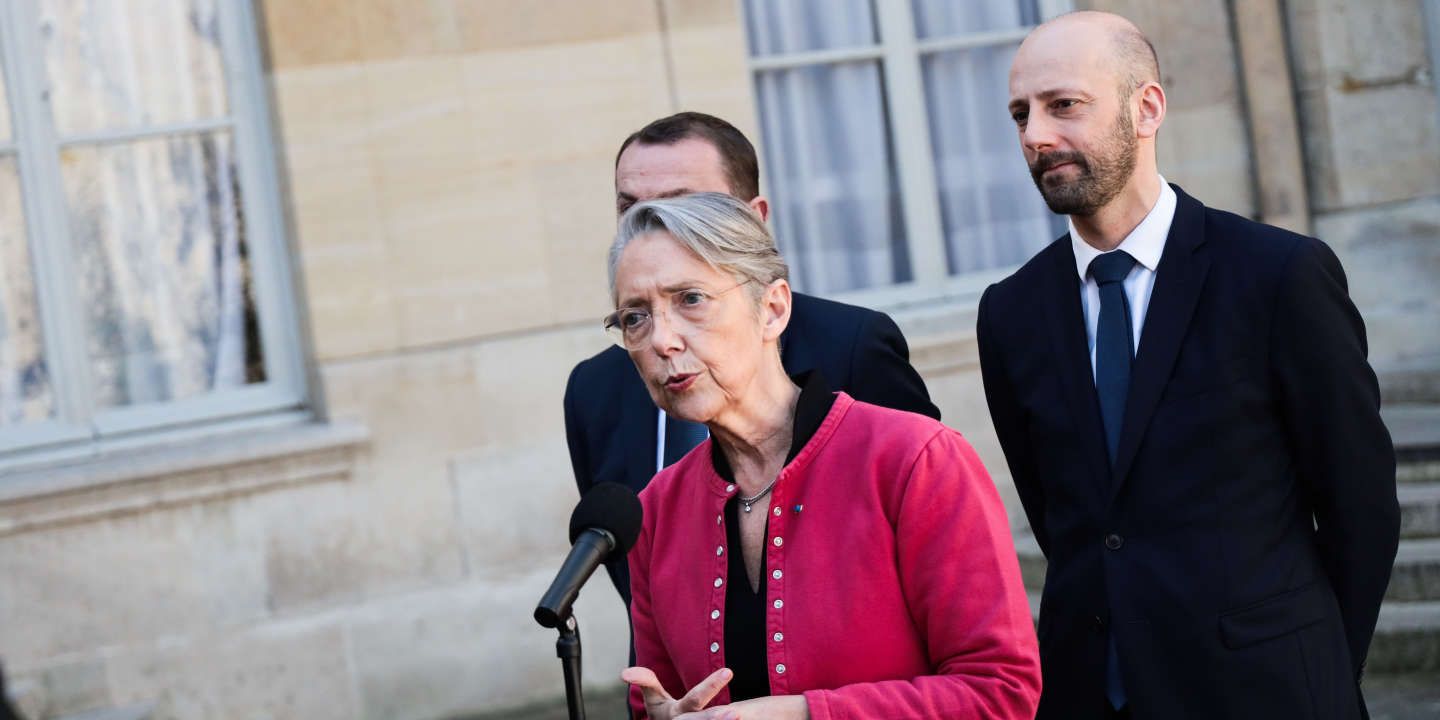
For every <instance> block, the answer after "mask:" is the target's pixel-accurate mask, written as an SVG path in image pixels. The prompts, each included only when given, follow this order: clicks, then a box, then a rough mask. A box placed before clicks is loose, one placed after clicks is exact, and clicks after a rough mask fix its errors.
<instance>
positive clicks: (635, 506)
mask: <svg viewBox="0 0 1440 720" xmlns="http://www.w3.org/2000/svg"><path fill="white" fill-rule="evenodd" d="M642 518H643V511H642V510H641V509H640V498H638V497H635V491H634V490H631V489H630V488H628V487H625V486H624V485H621V484H620V483H616V482H602V483H598V484H597V485H595V487H592V488H590V492H587V493H585V497H583V498H580V504H578V505H576V506H575V512H572V513H570V542H571V543H574V542H575V538H577V537H579V536H580V533H582V532H585V531H586V530H589V529H591V528H596V529H599V530H605V531H608V532H609V533H610V534H611V535H614V536H615V542H616V543H618V544H619V547H617V548H616V551H615V554H617V555H624V554H625V553H627V552H630V548H631V547H633V546H634V545H635V540H636V539H638V538H639V537H640V523H641V520H642Z"/></svg>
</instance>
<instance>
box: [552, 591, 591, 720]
mask: <svg viewBox="0 0 1440 720" xmlns="http://www.w3.org/2000/svg"><path fill="white" fill-rule="evenodd" d="M555 629H556V630H558V631H559V632H560V637H559V638H558V639H557V640H555V656H556V657H558V658H560V667H561V669H562V670H563V671H564V673H565V704H566V705H567V706H569V708H570V720H585V698H584V697H583V695H582V693H583V691H582V689H581V687H580V624H579V623H577V622H575V616H574V615H570V616H568V617H566V618H565V621H564V622H562V623H560V625H559V626H557V627H556V628H555Z"/></svg>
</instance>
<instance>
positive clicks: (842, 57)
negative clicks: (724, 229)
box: [736, 0, 1074, 308]
mask: <svg viewBox="0 0 1440 720" xmlns="http://www.w3.org/2000/svg"><path fill="white" fill-rule="evenodd" d="M736 1H737V2H739V3H740V4H741V8H740V12H741V14H742V16H743V14H744V13H745V8H744V3H743V2H742V0H736ZM870 2H871V4H872V6H873V7H874V11H875V22H876V33H877V35H878V39H879V41H878V43H877V44H875V45H869V46H863V47H855V48H840V49H826V50H811V51H805V52H793V53H779V54H773V55H764V56H759V57H755V56H749V57H748V60H749V68H750V79H751V83H750V89H751V97H752V100H753V102H754V103H755V107H756V108H757V109H758V108H759V107H760V97H759V86H760V83H759V77H760V74H761V73H763V72H767V71H773V70H789V69H793V68H801V67H810V66H814V65H833V64H838V63H846V62H864V61H875V60H878V61H880V69H881V73H882V77H883V79H884V92H885V101H886V104H887V108H886V109H887V111H888V118H889V129H890V137H889V138H887V141H888V142H889V143H890V147H891V150H892V152H893V155H894V162H895V168H896V176H897V177H898V178H899V185H900V186H899V195H900V199H901V213H902V216H903V217H904V220H905V238H906V243H907V249H908V251H909V256H910V267H911V278H912V279H911V280H910V281H907V282H901V283H894V284H889V285H882V286H876V287H871V288H863V289H859V290H848V291H844V292H839V293H835V295H834V297H836V298H837V299H840V300H844V301H846V302H851V303H855V304H859V305H866V306H870V307H881V308H900V307H904V306H909V305H919V304H928V303H932V302H934V301H936V300H937V299H946V298H964V299H975V298H978V297H979V293H980V291H982V290H984V289H985V288H986V287H987V286H989V285H990V284H991V283H993V282H995V281H997V280H999V279H1001V278H1003V277H1005V276H1006V275H1009V274H1010V273H1011V272H1013V271H1014V270H1015V269H1016V268H1017V267H1019V266H1018V265H1012V266H1007V267H1003V268H996V269H992V270H985V271H981V272H972V273H963V274H960V275H950V274H949V272H948V271H947V268H948V262H947V259H946V249H945V232H944V228H943V225H942V221H941V214H940V188H939V184H938V180H937V177H936V169H935V160H934V158H933V157H931V142H930V121H929V118H928V116H927V113H926V104H925V87H924V82H923V81H924V74H923V71H922V69H921V61H922V58H924V57H925V56H927V55H933V54H935V53H941V52H948V51H954V50H966V49H971V48H980V47H995V46H997V45H1007V44H1017V45H1018V44H1019V42H1020V41H1021V40H1023V39H1024V38H1025V36H1026V35H1027V34H1029V33H1030V31H1031V30H1032V29H1034V26H1025V27H1018V28H1014V29H1010V30H999V31H991V32H981V33H969V34H965V35H957V36H950V37H943V38H932V39H927V40H921V39H918V38H917V33H916V32H915V17H914V13H913V11H912V8H911V5H910V0H870ZM1036 5H1037V6H1038V9H1039V11H1040V17H1041V18H1042V19H1043V20H1048V19H1050V18H1053V17H1055V16H1057V15H1060V14H1063V13H1066V12H1070V11H1071V10H1073V9H1074V2H1073V0H1036ZM747 55H748V52H747ZM1003 111H1004V108H996V112H997V113H998V114H1001V115H1003ZM1015 162H1023V159H1022V156H1021V154H1020V146H1019V144H1018V140H1017V144H1016V146H1015ZM768 166H769V163H768V162H765V161H764V158H763V157H762V161H761V173H762V175H763V174H764V168H765V167H768ZM764 185H765V186H766V187H768V186H769V180H768V178H767V179H765V182H764Z"/></svg>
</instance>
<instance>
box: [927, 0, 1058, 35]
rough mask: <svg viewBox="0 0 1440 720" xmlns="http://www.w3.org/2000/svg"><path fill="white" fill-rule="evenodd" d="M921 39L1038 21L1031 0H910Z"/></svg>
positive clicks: (999, 28) (1001, 28) (1008, 27)
mask: <svg viewBox="0 0 1440 720" xmlns="http://www.w3.org/2000/svg"><path fill="white" fill-rule="evenodd" d="M910 3H911V7H912V8H913V9H914V11H915V33H916V35H918V36H919V37H920V39H922V40H928V39H931V38H944V37H955V36H957V35H968V34H971V33H980V32H990V31H994V30H1010V29H1013V28H1017V27H1024V26H1027V25H1035V24H1037V23H1039V22H1040V11H1039V9H1038V8H1036V3H1035V0H974V1H972V2H955V0H910Z"/></svg>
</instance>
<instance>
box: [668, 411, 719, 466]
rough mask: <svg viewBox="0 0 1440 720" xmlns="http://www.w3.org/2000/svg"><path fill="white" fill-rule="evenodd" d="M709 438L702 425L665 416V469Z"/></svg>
mask: <svg viewBox="0 0 1440 720" xmlns="http://www.w3.org/2000/svg"><path fill="white" fill-rule="evenodd" d="M707 437H710V431H709V430H706V429H705V426H704V425H701V424H700V423H697V422H690V421H689V420H681V419H679V418H674V417H670V416H669V415H668V414H667V415H666V416H665V457H664V460H665V467H670V466H671V465H674V464H675V462H676V461H677V460H679V459H680V458H682V457H685V453H688V452H690V451H691V450H694V449H695V447H696V446H697V445H699V444H700V443H702V442H705V438H707Z"/></svg>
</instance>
